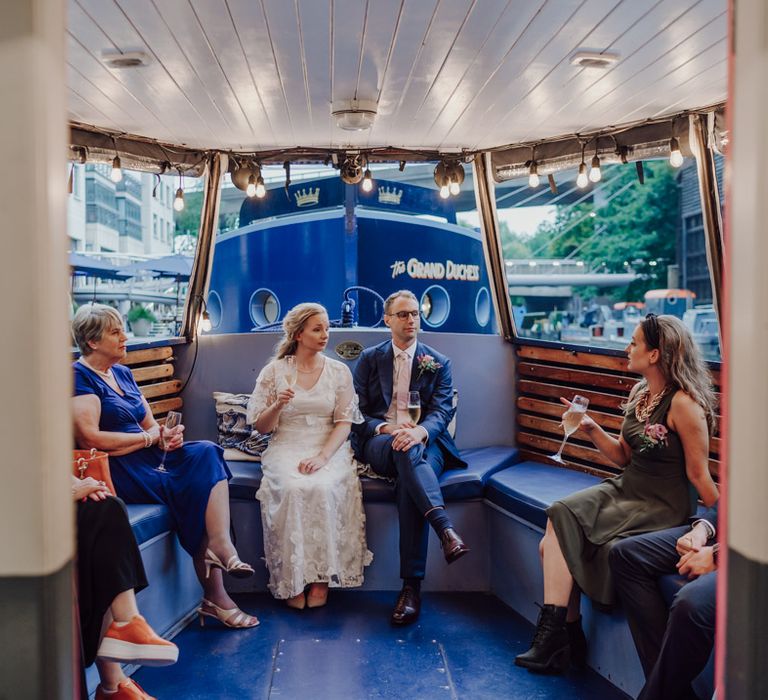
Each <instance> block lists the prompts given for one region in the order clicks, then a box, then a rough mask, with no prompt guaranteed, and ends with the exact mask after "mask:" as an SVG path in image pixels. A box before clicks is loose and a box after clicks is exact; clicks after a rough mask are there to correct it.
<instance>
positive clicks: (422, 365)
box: [416, 354, 442, 379]
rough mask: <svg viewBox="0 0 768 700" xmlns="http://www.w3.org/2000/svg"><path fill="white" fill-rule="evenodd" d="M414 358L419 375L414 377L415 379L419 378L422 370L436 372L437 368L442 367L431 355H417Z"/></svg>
mask: <svg viewBox="0 0 768 700" xmlns="http://www.w3.org/2000/svg"><path fill="white" fill-rule="evenodd" d="M416 360H417V365H416V368H417V369H418V370H419V376H418V377H416V379H421V375H422V374H424V372H437V370H439V369H440V368H441V367H442V365H441V364H440V363H439V362H438V361H437V360H435V358H434V357H432V355H426V354H425V355H418V356H417V357H416Z"/></svg>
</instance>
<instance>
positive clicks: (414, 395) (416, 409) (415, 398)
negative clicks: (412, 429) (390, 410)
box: [408, 391, 421, 424]
mask: <svg viewBox="0 0 768 700" xmlns="http://www.w3.org/2000/svg"><path fill="white" fill-rule="evenodd" d="M408 417H409V418H410V419H411V423H414V424H417V423H418V422H419V419H420V418H421V397H420V396H419V392H418V391H409V392H408Z"/></svg>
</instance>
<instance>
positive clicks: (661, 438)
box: [640, 423, 669, 452]
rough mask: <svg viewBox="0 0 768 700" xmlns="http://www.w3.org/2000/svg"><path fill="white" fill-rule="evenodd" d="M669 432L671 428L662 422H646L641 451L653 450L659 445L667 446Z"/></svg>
mask: <svg viewBox="0 0 768 700" xmlns="http://www.w3.org/2000/svg"><path fill="white" fill-rule="evenodd" d="M668 434H669V430H667V428H666V426H663V425H662V424H661V423H653V424H651V423H646V424H645V427H644V428H643V435H642V437H641V440H642V445H641V447H640V452H646V451H647V450H652V449H653V448H654V447H658V446H659V445H661V446H662V447H666V446H667V435H668Z"/></svg>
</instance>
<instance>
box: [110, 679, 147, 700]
mask: <svg viewBox="0 0 768 700" xmlns="http://www.w3.org/2000/svg"><path fill="white" fill-rule="evenodd" d="M96 700H157V698H154V697H152V696H151V695H149V693H145V692H144V690H142V688H141V686H140V685H139V684H138V683H137V682H136V681H132V680H131V679H130V678H126V679H125V680H124V681H123V682H122V683H118V684H117V690H116V691H115V692H114V693H107V692H106V691H105V690H104V689H103V688H102V687H101V686H99V687H98V688H96Z"/></svg>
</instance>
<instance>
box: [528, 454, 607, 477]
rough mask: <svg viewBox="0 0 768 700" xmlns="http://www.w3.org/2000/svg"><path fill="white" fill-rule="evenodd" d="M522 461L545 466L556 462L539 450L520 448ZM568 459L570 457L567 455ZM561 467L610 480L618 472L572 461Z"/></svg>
mask: <svg viewBox="0 0 768 700" xmlns="http://www.w3.org/2000/svg"><path fill="white" fill-rule="evenodd" d="M519 453H520V459H521V460H523V461H526V460H532V461H534V462H543V463H545V464H551V465H553V466H554V465H555V463H554V462H552V461H550V460H548V459H547V454H545V453H544V452H539V451H537V450H533V449H525V447H521V448H520V452H519ZM565 457H566V458H567V457H568V455H565ZM558 466H561V467H562V468H563V469H570V470H571V471H576V472H584V473H585V474H592V475H594V476H599V477H600V478H601V479H609V478H611V477H612V476H616V472H611V471H606V470H604V469H598V468H597V467H591V466H589V465H587V464H582V463H581V462H576V461H574V460H572V459H565V466H562V465H558Z"/></svg>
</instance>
